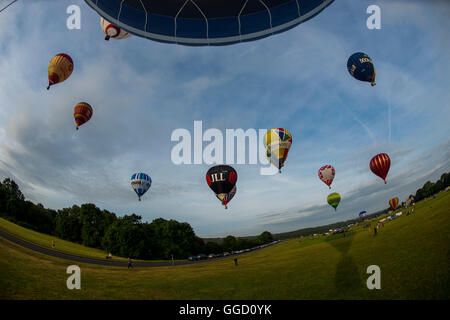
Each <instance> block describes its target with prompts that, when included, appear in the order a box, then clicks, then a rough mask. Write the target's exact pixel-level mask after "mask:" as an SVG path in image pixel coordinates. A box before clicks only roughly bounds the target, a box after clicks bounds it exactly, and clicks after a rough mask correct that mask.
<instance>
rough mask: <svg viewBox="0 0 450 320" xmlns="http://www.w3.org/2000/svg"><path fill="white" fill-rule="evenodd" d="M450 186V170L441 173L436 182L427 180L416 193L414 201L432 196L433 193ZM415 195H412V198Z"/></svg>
mask: <svg viewBox="0 0 450 320" xmlns="http://www.w3.org/2000/svg"><path fill="white" fill-rule="evenodd" d="M449 186H450V172H448V173H444V174H442V175H441V178H440V179H439V180H438V181H436V182H435V183H433V182H431V181H427V182H425V184H424V185H423V187H422V188H420V189H418V190H417V191H416V195H415V196H414V201H415V202H417V201H420V200H423V199H425V198H428V197H431V196H432V195H434V194H436V193H438V192H440V191H442V190H445V189H446V188H448V187H449ZM412 196H413V195H410V196H409V197H410V198H411V197H412Z"/></svg>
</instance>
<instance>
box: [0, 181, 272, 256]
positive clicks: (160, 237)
mask: <svg viewBox="0 0 450 320" xmlns="http://www.w3.org/2000/svg"><path fill="white" fill-rule="evenodd" d="M0 217H3V218H5V219H7V220H9V221H12V222H14V223H16V224H18V225H21V226H23V227H26V228H29V229H32V230H35V231H38V232H41V233H46V234H49V235H53V236H56V237H58V238H60V239H64V240H67V241H71V242H75V243H79V244H82V245H85V246H87V247H92V248H97V249H102V250H104V251H105V252H111V253H112V254H113V255H115V256H121V257H132V258H134V259H146V260H150V259H171V258H172V257H173V258H174V259H185V258H187V257H188V256H190V255H193V254H195V255H196V254H199V253H205V254H210V253H216V254H217V253H220V252H223V251H225V249H224V246H222V245H220V244H216V243H212V242H208V243H206V244H205V242H204V241H203V240H202V239H200V238H199V237H197V236H196V235H195V233H194V230H193V229H192V227H191V226H190V225H189V224H188V223H185V222H184V223H180V222H178V221H175V220H165V219H162V218H158V219H155V220H153V221H152V222H151V223H147V222H143V221H142V217H141V216H138V215H135V214H131V215H125V216H123V217H117V216H116V214H114V213H112V212H109V211H107V210H101V209H100V208H98V207H96V206H95V205H94V204H91V203H87V204H83V205H81V206H76V205H74V206H72V207H71V208H64V209H61V210H58V211H55V210H51V209H46V208H44V206H43V205H42V204H37V205H35V204H33V203H32V202H30V201H26V200H25V197H24V196H23V194H22V192H21V191H20V189H19V187H18V185H17V184H16V183H15V182H14V181H13V180H11V179H8V178H6V179H5V180H4V181H3V183H1V184H0ZM230 237H232V236H230ZM232 238H233V239H234V242H233V244H232V245H231V246H227V250H230V251H231V250H242V249H247V248H251V247H254V246H256V245H260V244H265V243H269V242H271V241H272V239H273V238H272V235H271V234H270V233H268V232H265V233H263V234H262V235H261V236H260V238H258V239H256V241H248V240H245V239H235V238H234V237H232Z"/></svg>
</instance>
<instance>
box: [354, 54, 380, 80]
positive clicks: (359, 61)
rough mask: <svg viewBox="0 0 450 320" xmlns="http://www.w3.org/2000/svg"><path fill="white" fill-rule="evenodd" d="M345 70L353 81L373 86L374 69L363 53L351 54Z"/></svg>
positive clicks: (370, 60)
mask: <svg viewBox="0 0 450 320" xmlns="http://www.w3.org/2000/svg"><path fill="white" fill-rule="evenodd" d="M347 69H348V72H350V74H351V75H352V76H353V77H354V78H355V79H358V80H360V81H366V82H370V84H371V85H372V86H374V85H375V67H374V66H373V62H372V59H370V57H369V56H368V55H367V54H365V53H363V52H357V53H354V54H352V55H351V56H350V58H348V61H347Z"/></svg>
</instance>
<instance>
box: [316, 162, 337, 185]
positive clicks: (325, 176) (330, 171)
mask: <svg viewBox="0 0 450 320" xmlns="http://www.w3.org/2000/svg"><path fill="white" fill-rule="evenodd" d="M335 172H336V171H335V170H334V168H333V167H332V166H330V165H326V166H323V167H322V168H320V169H319V178H320V180H322V181H323V182H324V183H325V184H326V185H327V186H328V188H330V189H331V183H332V182H333V179H334V174H335Z"/></svg>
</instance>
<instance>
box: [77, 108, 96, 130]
mask: <svg viewBox="0 0 450 320" xmlns="http://www.w3.org/2000/svg"><path fill="white" fill-rule="evenodd" d="M92 114H93V110H92V107H91V106H90V105H89V103H86V102H80V103H78V104H77V105H76V106H75V108H74V109H73V117H74V118H75V123H76V124H77V130H78V127H79V126H81V125H83V124H85V123H86V122H88V121H89V120H90V119H91V117H92Z"/></svg>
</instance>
